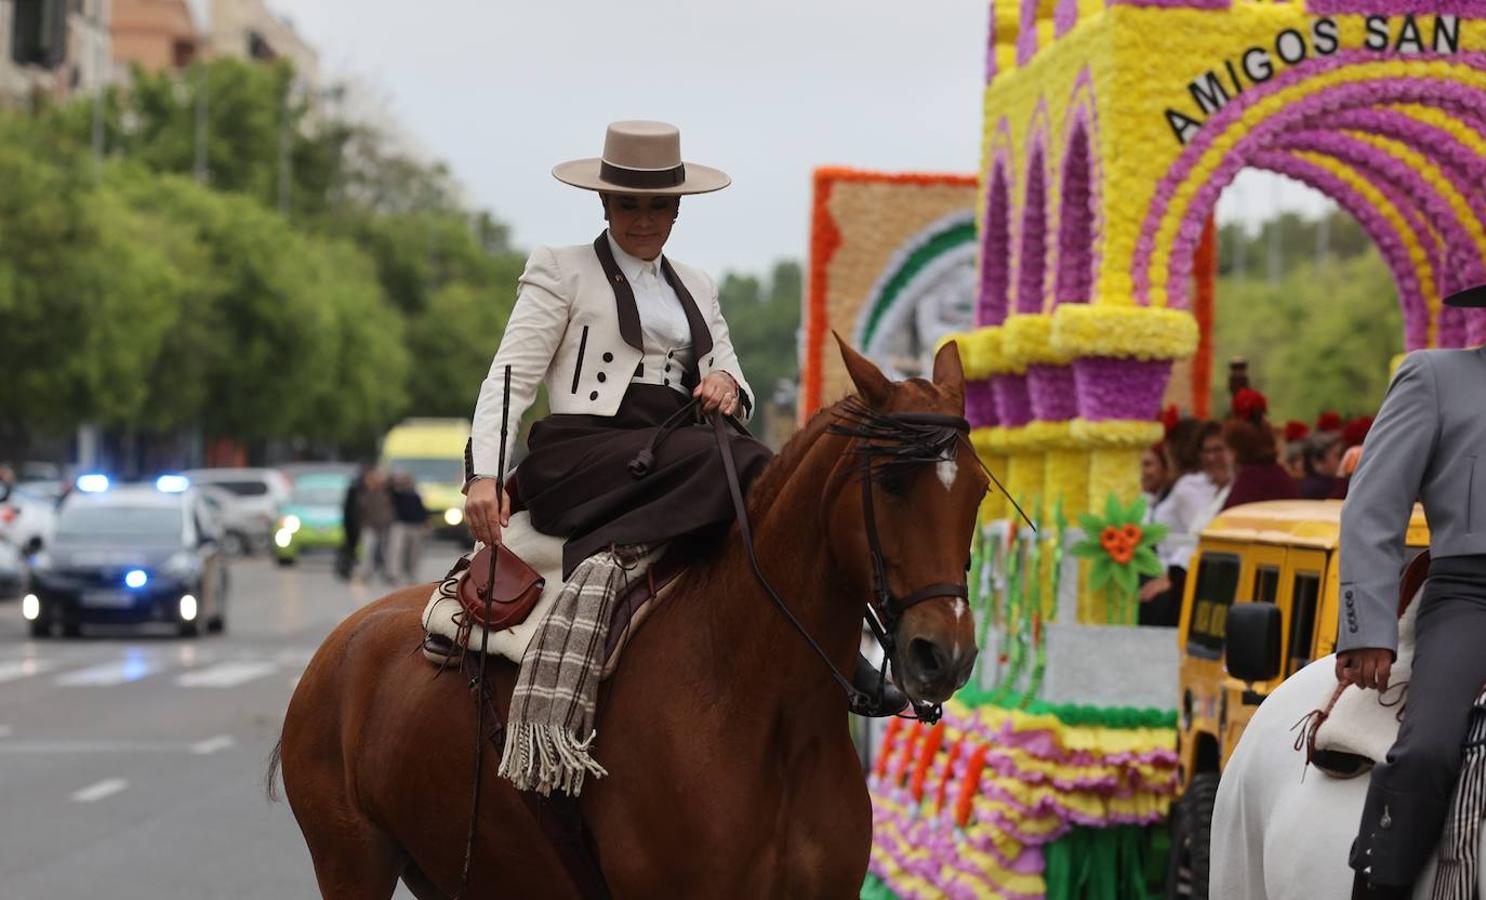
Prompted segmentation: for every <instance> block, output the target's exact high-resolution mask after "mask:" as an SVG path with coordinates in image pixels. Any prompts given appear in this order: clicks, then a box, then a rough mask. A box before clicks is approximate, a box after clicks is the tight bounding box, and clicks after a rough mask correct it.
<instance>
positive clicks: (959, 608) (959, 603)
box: [954, 597, 965, 623]
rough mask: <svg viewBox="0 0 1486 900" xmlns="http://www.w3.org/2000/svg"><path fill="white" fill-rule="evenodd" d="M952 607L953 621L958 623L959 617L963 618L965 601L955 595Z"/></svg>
mask: <svg viewBox="0 0 1486 900" xmlns="http://www.w3.org/2000/svg"><path fill="white" fill-rule="evenodd" d="M954 609H955V622H956V623H958V622H959V621H960V620H961V619H963V618H965V601H964V600H961V599H960V598H959V597H956V598H955V606H954Z"/></svg>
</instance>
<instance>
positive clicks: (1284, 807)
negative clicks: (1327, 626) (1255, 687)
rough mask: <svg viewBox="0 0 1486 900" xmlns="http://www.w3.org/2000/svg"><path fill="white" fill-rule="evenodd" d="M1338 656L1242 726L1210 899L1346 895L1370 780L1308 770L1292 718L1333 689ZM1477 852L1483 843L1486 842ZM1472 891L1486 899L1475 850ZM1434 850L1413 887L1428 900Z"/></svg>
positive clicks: (1217, 816)
mask: <svg viewBox="0 0 1486 900" xmlns="http://www.w3.org/2000/svg"><path fill="white" fill-rule="evenodd" d="M1335 673H1336V658H1335V657H1334V656H1328V657H1326V658H1325V659H1319V660H1317V661H1315V662H1313V663H1311V664H1310V665H1308V666H1306V667H1305V668H1304V669H1302V670H1301V671H1299V672H1297V673H1295V674H1294V675H1293V676H1291V677H1290V678H1289V679H1288V680H1286V681H1285V683H1284V684H1281V685H1280V686H1279V688H1278V689H1276V690H1275V692H1274V693H1273V694H1271V695H1270V696H1269V697H1268V698H1267V699H1266V700H1265V701H1264V703H1263V704H1262V705H1260V707H1259V709H1258V710H1256V711H1255V713H1254V718H1253V719H1252V720H1250V722H1249V724H1248V727H1246V728H1245V729H1244V733H1243V737H1242V738H1240V739H1239V742H1238V746H1237V747H1236V748H1234V751H1233V756H1232V758H1231V759H1229V760H1228V765H1227V766H1225V767H1224V769H1223V777H1222V780H1221V781H1220V782H1219V783H1218V799H1217V805H1216V807H1215V808H1214V810H1213V823H1212V869H1211V873H1212V874H1211V880H1210V882H1209V884H1210V888H1209V893H1208V896H1210V897H1212V898H1214V900H1332V898H1337V900H1346V898H1347V897H1349V896H1351V890H1352V869H1351V868H1350V867H1348V865H1347V853H1348V851H1349V850H1350V848H1351V846H1352V839H1353V838H1355V837H1356V836H1357V828H1358V825H1359V824H1360V823H1361V819H1362V801H1363V799H1364V798H1365V797H1366V795H1367V783H1368V779H1367V778H1366V777H1365V776H1364V777H1360V778H1351V779H1345V780H1343V779H1337V778H1332V777H1330V776H1328V775H1325V774H1323V773H1322V772H1321V771H1320V770H1318V769H1314V768H1312V769H1309V770H1307V769H1306V766H1305V752H1304V751H1303V750H1301V751H1297V750H1296V749H1295V732H1294V731H1292V729H1293V728H1294V726H1295V723H1296V722H1298V721H1300V719H1301V718H1302V717H1303V716H1305V714H1306V713H1308V712H1310V711H1311V710H1313V709H1315V708H1316V707H1317V706H1320V705H1323V704H1324V703H1325V701H1326V699H1327V698H1328V697H1329V696H1330V695H1331V692H1332V691H1333V690H1335V688H1336V674H1335ZM1482 850H1486V844H1483V847H1482ZM1477 858H1478V860H1479V862H1478V864H1477V869H1476V873H1477V875H1476V877H1477V880H1478V883H1479V885H1480V886H1479V887H1478V894H1477V895H1478V896H1480V897H1486V877H1483V875H1486V853H1482V852H1481V851H1478V854H1477ZM1437 865H1438V854H1437V853H1436V854H1435V855H1434V856H1433V857H1431V859H1430V861H1429V864H1428V866H1427V867H1426V868H1425V870H1424V873H1423V875H1422V876H1421V877H1420V879H1419V882H1418V884H1416V885H1415V886H1414V893H1413V897H1414V900H1428V898H1429V897H1430V895H1431V890H1432V887H1433V884H1434V875H1435V869H1436V867H1437Z"/></svg>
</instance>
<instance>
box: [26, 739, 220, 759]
mask: <svg viewBox="0 0 1486 900" xmlns="http://www.w3.org/2000/svg"><path fill="white" fill-rule="evenodd" d="M190 748H191V745H190V744H184V743H181V742H179V741H177V742H175V743H168V742H166V741H0V756H26V755H28V754H32V753H34V754H39V755H47V756H50V755H54V754H59V753H163V752H170V751H174V752H180V751H183V750H189V749H190Z"/></svg>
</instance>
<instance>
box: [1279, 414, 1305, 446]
mask: <svg viewBox="0 0 1486 900" xmlns="http://www.w3.org/2000/svg"><path fill="white" fill-rule="evenodd" d="M1310 434H1311V427H1310V426H1309V425H1307V424H1305V423H1304V422H1302V421H1300V420H1299V419H1291V420H1290V421H1288V422H1286V423H1285V443H1287V444H1293V443H1295V442H1296V441H1303V440H1305V439H1306V438H1308V437H1310Z"/></svg>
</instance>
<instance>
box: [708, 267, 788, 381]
mask: <svg viewBox="0 0 1486 900" xmlns="http://www.w3.org/2000/svg"><path fill="white" fill-rule="evenodd" d="M801 287H802V276H801V272H800V264H799V263H797V262H790V261H785V262H779V263H776V264H775V265H774V269H773V271H772V272H771V273H770V275H769V278H768V281H767V282H765V281H762V280H760V279H758V278H756V277H754V276H751V275H737V274H732V273H729V274H728V275H726V276H724V277H723V279H722V282H721V284H719V285H718V289H717V295H718V302H720V303H721V304H722V311H723V315H725V316H727V321H728V328H729V329H730V332H731V336H732V339H733V349H734V350H736V351H737V353H738V360H739V362H740V363H741V364H742V366H743V374H744V375H746V376H747V377H748V381H749V383H750V384H752V385H753V389H754V391H755V392H756V393H757V394H758V397H757V398H756V404H759V403H763V402H765V401H767V400H769V399H770V398H771V397H772V396H773V395H774V394H775V392H776V391H783V392H784V393H786V394H788V395H790V396H791V397H793V394H794V391H795V385H796V384H797V383H798V381H799V377H800V357H799V332H800V311H801V294H800V291H801Z"/></svg>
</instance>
